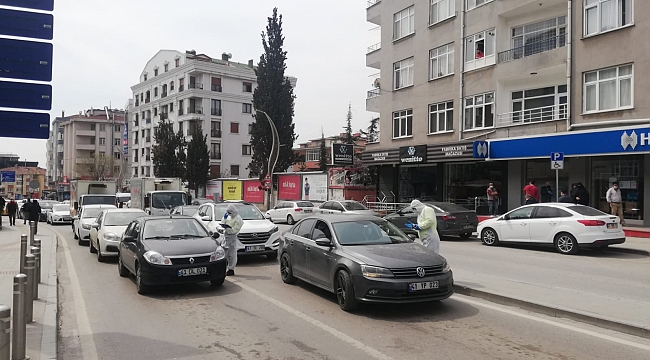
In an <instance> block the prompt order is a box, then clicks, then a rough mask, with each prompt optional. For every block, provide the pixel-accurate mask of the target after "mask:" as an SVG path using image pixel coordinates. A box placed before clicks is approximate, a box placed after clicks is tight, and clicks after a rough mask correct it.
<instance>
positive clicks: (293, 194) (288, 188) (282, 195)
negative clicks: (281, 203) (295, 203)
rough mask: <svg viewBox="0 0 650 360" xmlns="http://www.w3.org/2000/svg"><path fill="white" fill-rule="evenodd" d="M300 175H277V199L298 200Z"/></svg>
mask: <svg viewBox="0 0 650 360" xmlns="http://www.w3.org/2000/svg"><path fill="white" fill-rule="evenodd" d="M300 180H301V179H300V175H278V199H279V200H300V195H301V193H302V191H301V190H300Z"/></svg>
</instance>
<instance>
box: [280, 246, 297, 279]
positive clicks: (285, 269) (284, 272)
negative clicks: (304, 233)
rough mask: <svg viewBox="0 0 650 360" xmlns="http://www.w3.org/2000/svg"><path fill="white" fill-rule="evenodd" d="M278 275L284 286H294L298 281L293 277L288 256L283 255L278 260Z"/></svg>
mask: <svg viewBox="0 0 650 360" xmlns="http://www.w3.org/2000/svg"><path fill="white" fill-rule="evenodd" d="M280 275H281V276H282V281H284V283H285V284H292V285H293V284H295V283H296V281H298V279H296V277H295V276H293V269H291V258H289V254H287V253H284V254H282V257H281V258H280Z"/></svg>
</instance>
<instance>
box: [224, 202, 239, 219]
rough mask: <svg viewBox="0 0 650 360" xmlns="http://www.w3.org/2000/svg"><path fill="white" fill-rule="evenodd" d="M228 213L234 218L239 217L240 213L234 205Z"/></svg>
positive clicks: (227, 210)
mask: <svg viewBox="0 0 650 360" xmlns="http://www.w3.org/2000/svg"><path fill="white" fill-rule="evenodd" d="M226 212H228V214H231V215H232V217H235V216H237V215H239V211H237V207H236V206H235V205H233V204H230V205H228V208H227V209H226Z"/></svg>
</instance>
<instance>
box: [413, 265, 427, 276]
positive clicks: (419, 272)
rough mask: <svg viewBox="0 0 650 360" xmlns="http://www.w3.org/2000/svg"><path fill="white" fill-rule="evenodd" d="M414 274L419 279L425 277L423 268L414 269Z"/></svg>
mask: <svg viewBox="0 0 650 360" xmlns="http://www.w3.org/2000/svg"><path fill="white" fill-rule="evenodd" d="M415 272H417V274H418V276H419V277H424V275H425V272H424V268H423V267H421V266H420V267H418V268H417V269H415Z"/></svg>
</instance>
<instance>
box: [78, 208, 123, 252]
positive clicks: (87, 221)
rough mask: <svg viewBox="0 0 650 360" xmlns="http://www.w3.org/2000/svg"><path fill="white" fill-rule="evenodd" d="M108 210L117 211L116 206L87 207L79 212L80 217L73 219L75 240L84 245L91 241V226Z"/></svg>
mask: <svg viewBox="0 0 650 360" xmlns="http://www.w3.org/2000/svg"><path fill="white" fill-rule="evenodd" d="M106 209H116V207H115V205H85V206H82V207H81V208H80V210H79V215H76V216H73V217H72V233H73V234H74V238H75V239H76V240H78V241H79V245H83V244H84V243H85V242H86V241H90V225H92V223H94V222H95V220H96V219H97V216H99V213H101V212H102V210H106Z"/></svg>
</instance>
